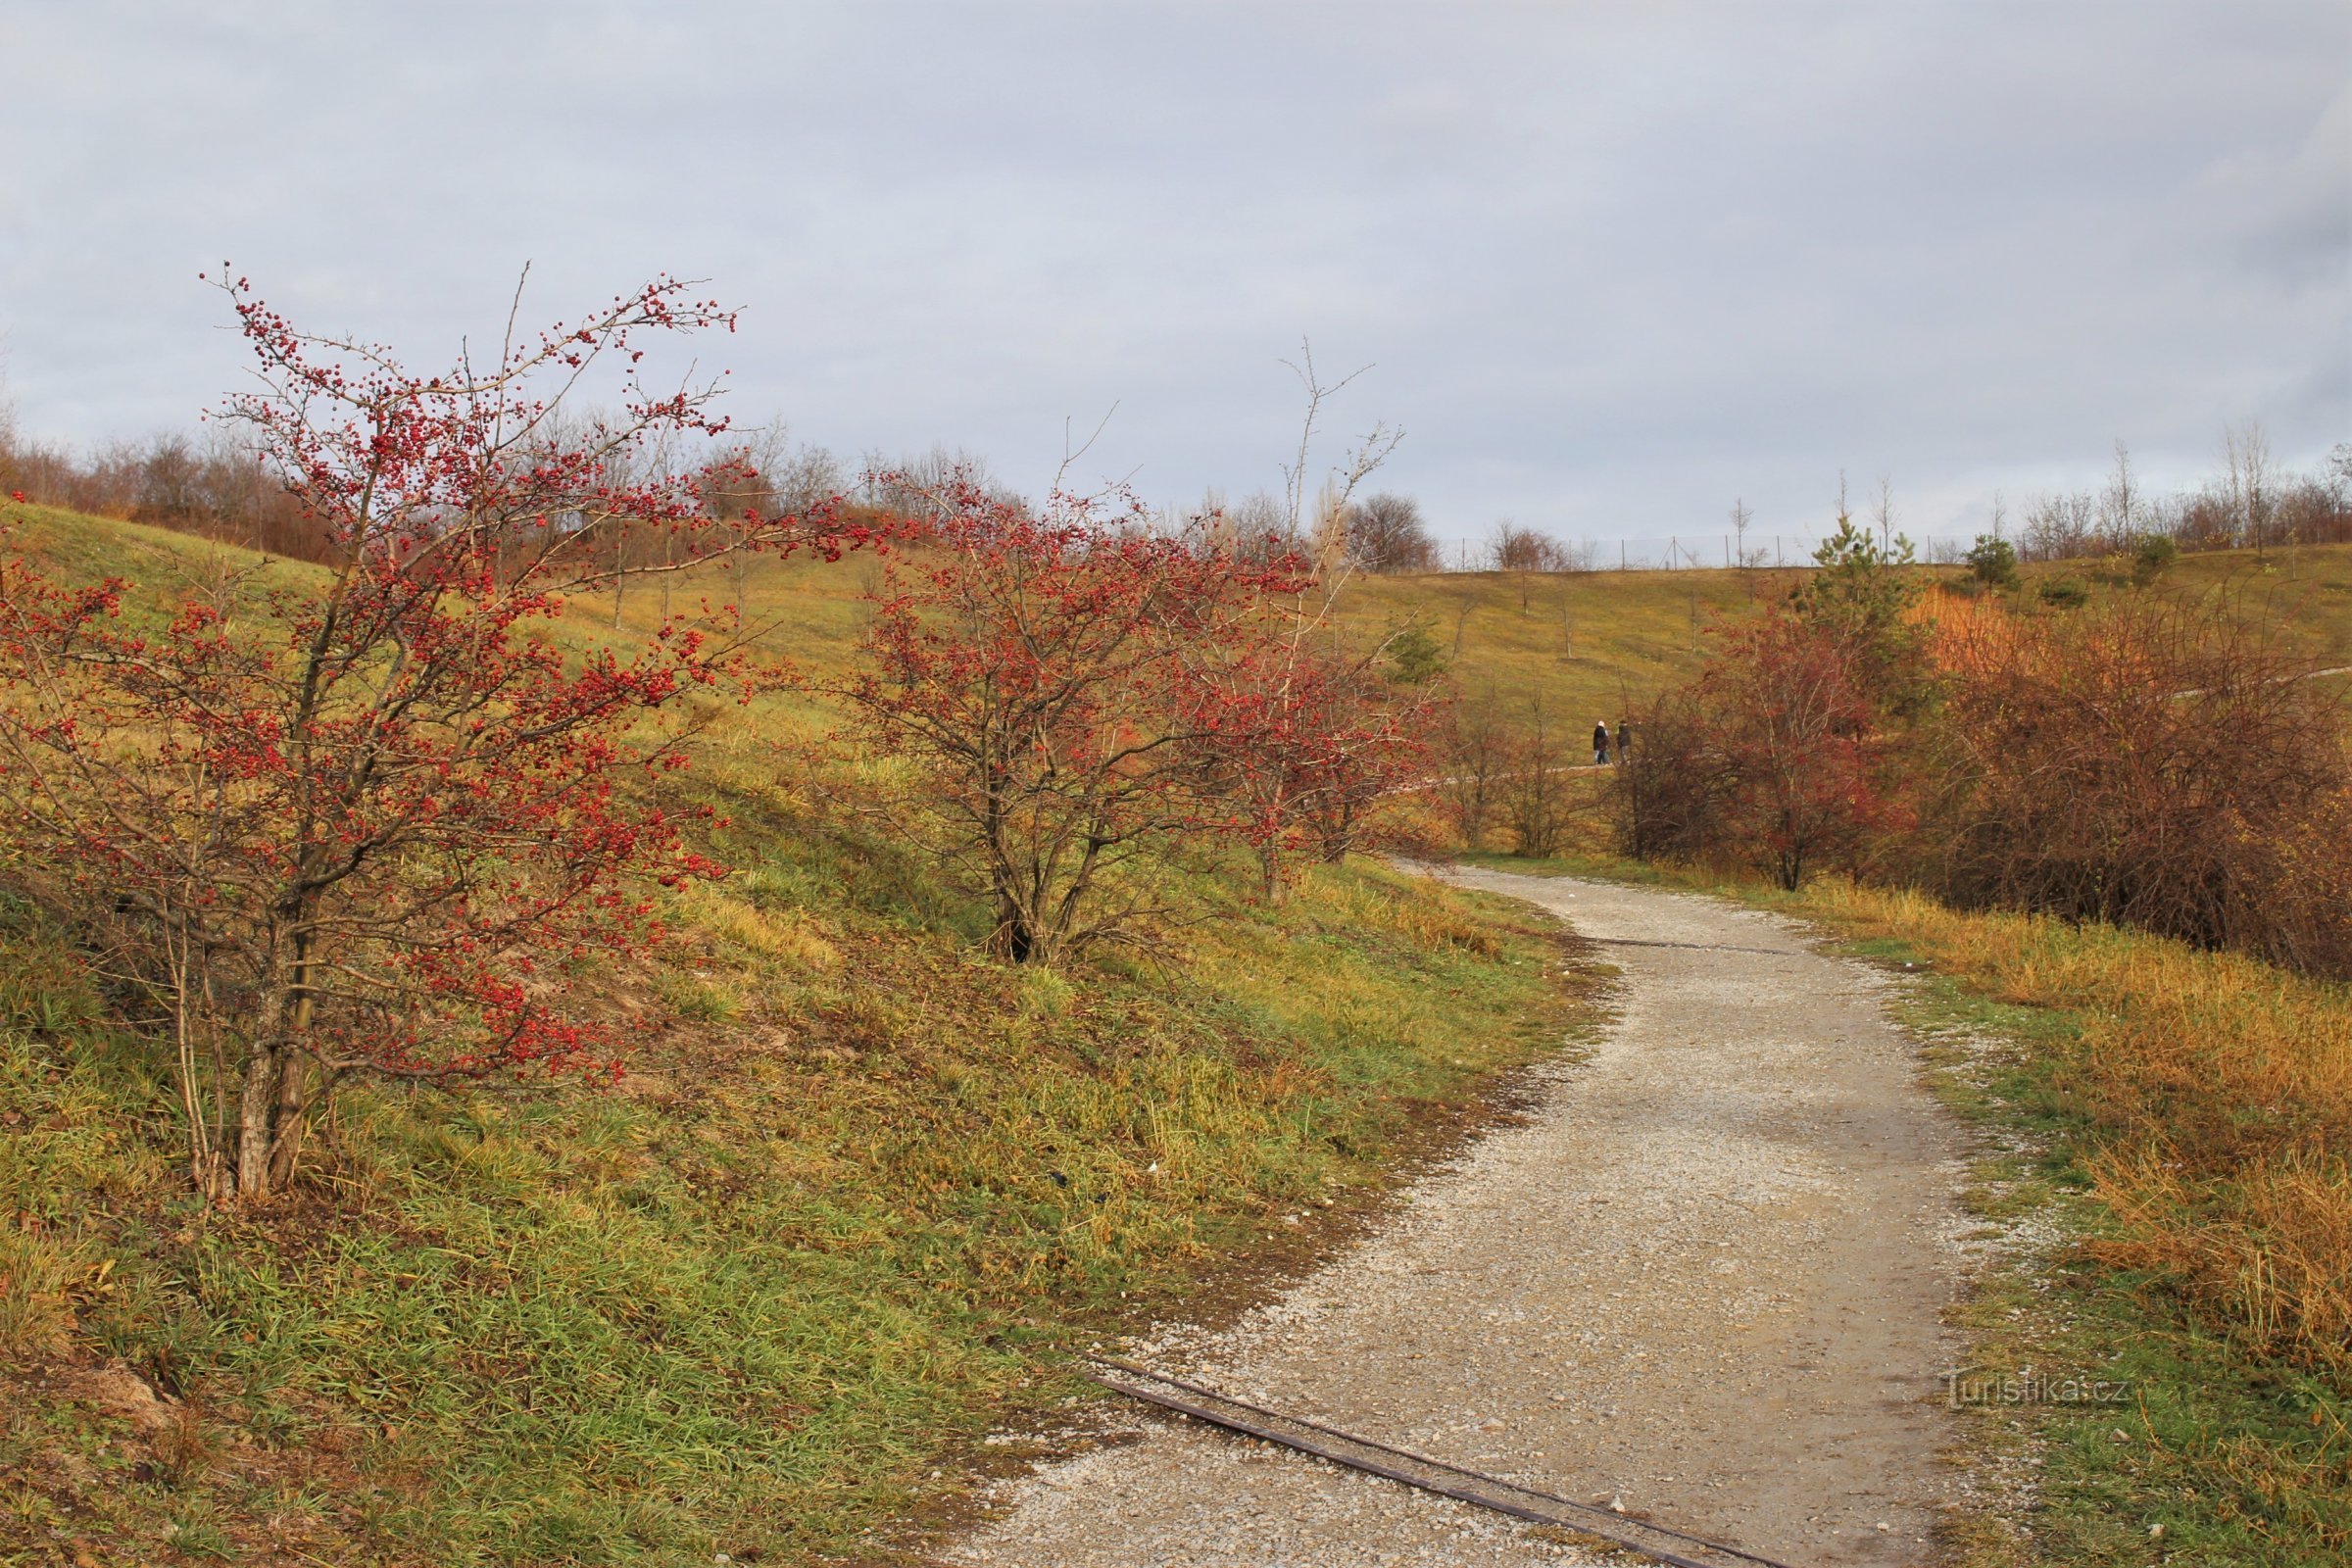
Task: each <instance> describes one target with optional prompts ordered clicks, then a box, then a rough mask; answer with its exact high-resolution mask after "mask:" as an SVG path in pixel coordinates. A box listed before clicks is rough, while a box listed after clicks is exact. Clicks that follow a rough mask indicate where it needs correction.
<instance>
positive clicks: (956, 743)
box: [837, 481, 1303, 963]
mask: <svg viewBox="0 0 2352 1568" xmlns="http://www.w3.org/2000/svg"><path fill="white" fill-rule="evenodd" d="M924 495H925V500H926V503H927V505H928V508H929V511H930V513H931V520H930V522H929V523H928V524H927V527H926V537H927V539H928V540H929V541H930V543H931V545H932V547H933V548H932V549H931V550H929V551H927V552H925V553H923V554H921V555H919V556H913V557H910V558H909V559H907V561H904V562H894V563H893V564H891V566H890V567H889V569H888V571H887V572H886V574H885V575H884V578H883V580H882V582H881V584H880V586H879V588H878V590H877V593H876V595H875V600H874V616H873V620H872V623H871V625H870V626H869V627H868V630H867V633H866V639H865V641H866V651H867V653H868V655H869V656H870V657H871V659H872V661H873V665H874V667H873V669H872V670H871V671H870V672H869V673H867V674H865V675H863V676H862V677H860V678H859V679H858V680H856V681H855V682H853V683H851V684H849V685H848V686H846V687H844V688H841V689H840V690H839V691H838V693H837V695H839V696H842V697H844V698H846V699H847V700H848V701H849V702H850V703H851V704H852V705H853V707H854V708H855V709H856V710H857V712H858V718H859V720H860V727H861V729H862V730H863V732H864V734H865V736H866V737H867V738H868V739H869V740H870V741H871V742H872V743H873V744H874V745H876V746H877V747H878V748H880V749H881V750H883V751H886V752H890V753H894V754H896V755H898V756H900V757H903V758H905V759H907V760H908V761H910V762H911V763H912V764H913V765H914V781H913V782H914V788H915V790H916V791H917V792H918V800H919V806H920V809H921V812H922V816H923V818H924V820H925V822H926V825H927V828H928V830H929V832H930V833H931V835H932V838H933V842H934V843H935V844H936V846H937V848H938V849H939V851H940V852H941V853H942V855H943V856H944V857H945V858H946V859H947V861H948V863H949V864H950V865H951V866H952V867H955V868H956V869H957V870H959V871H960V872H961V873H962V874H963V876H964V878H965V880H966V881H967V882H968V883H969V884H970V885H971V886H972V887H973V888H974V889H975V890H976V891H977V892H979V893H980V894H982V895H983V896H985V897H986V898H987V899H988V901H989V904H990V907H991V908H992V910H993V911H994V915H995V926H994V930H993V932H992V935H991V937H990V943H989V945H990V948H991V949H992V951H994V952H996V953H997V954H999V955H1000V956H1004V957H1005V958H1008V959H1010V960H1012V961H1013V962H1016V963H1051V962H1053V961H1054V960H1055V959H1057V958H1060V957H1063V956H1070V955H1074V954H1076V953H1078V952H1080V951H1082V950H1084V949H1086V948H1088V947H1090V946H1093V945H1096V944H1098V943H1103V942H1106V941H1112V940H1117V939H1120V938H1124V937H1129V936H1132V935H1133V934H1134V933H1135V932H1136V930H1137V928H1138V925H1139V922H1141V921H1143V920H1145V919H1146V918H1148V917H1149V916H1150V915H1152V914H1153V913H1155V912H1158V908H1157V906H1156V905H1155V904H1154V902H1153V895H1152V891H1151V889H1150V888H1149V887H1148V886H1147V885H1146V884H1145V883H1144V882H1143V881H1142V880H1141V879H1138V878H1135V877H1132V876H1127V875H1124V874H1123V873H1124V872H1125V871H1126V870H1127V869H1129V868H1130V867H1132V866H1133V865H1134V864H1135V862H1137V861H1139V860H1143V859H1148V858H1152V857H1156V856H1162V855H1165V854H1167V853H1169V852H1171V851H1173V850H1174V849H1176V848H1177V847H1178V846H1180V845H1182V844H1183V843H1185V842H1186V841H1187V840H1188V839H1198V838H1202V837H1215V836H1219V835H1234V834H1238V833H1239V831H1240V830H1241V827H1242V820H1243V810H1242V808H1241V807H1240V806H1239V805H1238V804H1236V803H1233V802H1229V801H1223V800H1219V799H1217V798H1216V797H1215V796H1214V795H1213V794H1212V793H1211V792H1209V791H1208V790H1206V789H1204V787H1203V780H1204V777H1205V776H1206V775H1207V773H1208V771H1209V770H1208V769H1207V767H1206V766H1205V762H1204V758H1205V755H1206V748H1208V747H1209V746H1210V745H1211V744H1212V743H1213V742H1214V741H1215V739H1216V737H1217V736H1218V734H1219V733H1220V732H1221V731H1224V730H1227V729H1231V730H1234V731H1237V732H1246V733H1251V734H1255V733H1259V732H1260V730H1261V729H1262V727H1263V724H1264V721H1265V719H1264V713H1263V707H1262V698H1261V697H1260V695H1259V694H1258V693H1256V692H1254V691H1252V690H1250V689H1249V686H1248V683H1237V682H1234V681H1232V680H1231V679H1230V669H1231V666H1232V663H1233V662H1234V660H1235V658H1236V657H1237V655H1236V650H1241V651H1243V652H1242V654H1241V655H1240V657H1242V658H1244V659H1245V660H1246V659H1247V658H1249V657H1250V655H1249V653H1248V650H1250V649H1251V648H1252V647H1254V646H1256V644H1257V642H1258V641H1259V640H1260V639H1262V638H1263V636H1264V629H1265V624H1266V613H1267V609H1266V603H1265V600H1266V596H1267V595H1268V594H1269V593H1288V594H1295V593H1297V592H1299V590H1300V588H1301V587H1302V586H1303V585H1302V583H1301V582H1300V581H1299V575H1298V571H1297V563H1295V562H1292V561H1289V560H1283V561H1278V562H1276V563H1274V564H1252V563H1250V562H1249V561H1247V560H1245V559H1243V558H1242V557H1240V556H1238V555H1237V554H1235V553H1233V552H1232V551H1229V550H1220V549H1218V548H1215V546H1214V543H1213V541H1211V540H1210V539H1208V538H1207V537H1206V531H1205V527H1204V526H1203V525H1188V526H1186V527H1183V528H1180V529H1177V530H1175V531H1172V532H1171V531H1165V530H1153V529H1151V528H1148V527H1145V526H1143V523H1144V521H1145V519H1144V518H1142V517H1141V516H1140V515H1137V514H1134V513H1133V512H1129V513H1126V514H1122V515H1115V516H1104V515H1102V509H1101V508H1099V507H1097V506H1095V505H1093V504H1090V503H1087V502H1083V501H1074V500H1067V499H1064V500H1060V501H1057V503H1056V506H1055V510H1054V515H1051V516H1046V517H1041V516H1039V515H1036V514H1035V513H1033V512H1032V511H1031V510H1030V509H1029V508H1028V507H1026V506H1024V505H1022V504H1021V503H1019V502H1018V501H1015V500H1011V499H1008V498H1005V497H1003V496H1000V495H992V494H990V493H988V492H986V491H983V490H982V489H980V488H979V487H978V486H977V485H974V484H972V483H969V482H966V481H950V482H948V483H946V484H934V485H929V486H927V487H925V491H924Z"/></svg>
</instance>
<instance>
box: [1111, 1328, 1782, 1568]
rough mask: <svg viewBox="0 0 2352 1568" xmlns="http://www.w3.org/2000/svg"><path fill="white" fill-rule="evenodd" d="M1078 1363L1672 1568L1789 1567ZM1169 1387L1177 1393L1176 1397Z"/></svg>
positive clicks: (1273, 1437) (1183, 1407)
mask: <svg viewBox="0 0 2352 1568" xmlns="http://www.w3.org/2000/svg"><path fill="white" fill-rule="evenodd" d="M1080 1359H1081V1360H1083V1361H1085V1362H1087V1363H1088V1367H1089V1370H1088V1371H1087V1374H1086V1375H1087V1376H1088V1377H1090V1378H1092V1379H1094V1380H1095V1382H1097V1383H1099V1384H1101V1385H1102V1386H1103V1387H1104V1388H1106V1389H1109V1390H1111V1391H1112V1392H1114V1393H1117V1394H1124V1395H1126V1396H1128V1397H1130V1398H1136V1399H1142V1400H1145V1401H1146V1402H1148V1403H1151V1404H1156V1405H1159V1406H1160V1407H1161V1408H1163V1409H1168V1410H1174V1411H1176V1412H1177V1413H1179V1414H1181V1415H1188V1416H1193V1417H1196V1418H1198V1419H1200V1420H1202V1421H1206V1422H1209V1423H1211V1424H1212V1425H1215V1426H1220V1427H1224V1428H1227V1429H1228V1430H1230V1431H1234V1432H1241V1433H1246V1434H1248V1435H1249V1436H1250V1437H1253V1438H1262V1439H1264V1440H1265V1441H1266V1442H1268V1443H1279V1444H1281V1445H1282V1446H1284V1447H1286V1448H1296V1449H1298V1450H1299V1452H1301V1453H1311V1454H1313V1455H1315V1456H1316V1457H1317V1458H1321V1459H1329V1460H1331V1461H1332V1462H1333V1463H1335V1464H1344V1465H1346V1466H1348V1468H1349V1469H1351V1470H1361V1471H1364V1472H1365V1473H1366V1474H1369V1475H1376V1476H1382V1477H1385V1478H1387V1479H1388V1480H1391V1481H1396V1482H1401V1483H1402V1484H1403V1485H1405V1486H1408V1487H1417V1488H1419V1489H1420V1490H1421V1491H1423V1492H1434V1493H1437V1494H1438V1495H1441V1496H1446V1497H1452V1498H1455V1499H1456V1500H1458V1501H1461V1502H1467V1503H1470V1504H1472V1505H1474V1506H1476V1507H1480V1508H1486V1509H1490V1510H1492V1511H1493V1512H1495V1513H1500V1514H1508V1515H1510V1516H1511V1517H1512V1518H1514V1519H1526V1520H1530V1521H1532V1522H1534V1523H1537V1524H1544V1525H1552V1526H1555V1527H1557V1528H1559V1529H1562V1530H1573V1531H1575V1532H1577V1533H1578V1534H1579V1535H1586V1536H1596V1537H1599V1538H1600V1539H1601V1540H1604V1541H1607V1542H1610V1543H1612V1544H1616V1545H1619V1546H1622V1547H1624V1548H1625V1549H1626V1550H1628V1551H1634V1552H1639V1553H1641V1554H1642V1556H1644V1557H1648V1558H1650V1559H1651V1560H1653V1561H1656V1562H1662V1563H1671V1564H1673V1565H1674V1568H1729V1565H1732V1564H1745V1565H1750V1568H1789V1564H1787V1563H1784V1562H1780V1561H1778V1560H1777V1559H1775V1558H1771V1557H1764V1556H1759V1555H1757V1554H1756V1553H1755V1552H1752V1551H1742V1550H1741V1549H1740V1548H1739V1547H1738V1546H1731V1545H1726V1544H1723V1543H1722V1542H1720V1541H1709V1540H1707V1539H1706V1538H1705V1537H1703V1536H1693V1535H1691V1534H1689V1533H1688V1532H1685V1531H1681V1530H1671V1529H1668V1528H1667V1527H1666V1526H1664V1525H1653V1524H1650V1523H1649V1522H1648V1521H1646V1520H1642V1519H1637V1518H1634V1517H1633V1516H1632V1515H1630V1514H1621V1513H1618V1512H1616V1511H1615V1510H1613V1509H1609V1508H1600V1507H1595V1506H1594V1505H1593V1504H1592V1503H1589V1502H1572V1501H1570V1500H1569V1499H1568V1498H1566V1497H1561V1496H1555V1495H1552V1494H1551V1493H1548V1492H1538V1491H1536V1490H1534V1489H1533V1488H1530V1487H1522V1486H1520V1485H1518V1484H1517V1483H1515V1482H1510V1481H1504V1480H1501V1479H1499V1478H1497V1477H1495V1476H1490V1475H1485V1474H1482V1473H1481V1472H1479V1471H1476V1470H1465V1469H1463V1468H1462V1467H1461V1466H1460V1465H1454V1464H1447V1463H1446V1461H1445V1460H1443V1459H1432V1458H1430V1457H1429V1456H1428V1455H1427V1454H1422V1453H1415V1452H1413V1451H1412V1450H1411V1449H1409V1448H1393V1447H1391V1446H1388V1445H1387V1444H1384V1443H1374V1442H1373V1441H1371V1440H1370V1439H1369V1438H1359V1437H1356V1436H1355V1435H1354V1434H1352V1433H1348V1432H1342V1431H1340V1430H1339V1429H1338V1428H1336V1427H1327V1426H1323V1425H1321V1424H1319V1423H1317V1422H1313V1421H1309V1420H1307V1419H1305V1418H1304V1417H1302V1416H1295V1415H1286V1414H1284V1413H1283V1412H1281V1411H1279V1410H1268V1409H1265V1408H1263V1407H1262V1406H1259V1405H1254V1404H1249V1403H1246V1402H1244V1401H1243V1400H1240V1399H1237V1398H1234V1397H1232V1396H1231V1395H1225V1394H1219V1393H1217V1392H1216V1391H1215V1390H1214V1389H1204V1388H1201V1386H1200V1385H1199V1384H1195V1383H1187V1382H1185V1381H1184V1380H1183V1379H1182V1378H1174V1377H1170V1376H1168V1374H1166V1373H1165V1372H1154V1371H1152V1369H1151V1368H1150V1367H1143V1366H1136V1365H1134V1364H1133V1363H1131V1362H1127V1361H1115V1360H1112V1359H1111V1358H1109V1357H1108V1356H1101V1355H1081V1356H1080ZM1170 1390H1174V1391H1178V1392H1174V1393H1171V1392H1169V1391H1170Z"/></svg>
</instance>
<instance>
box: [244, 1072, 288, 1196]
mask: <svg viewBox="0 0 2352 1568" xmlns="http://www.w3.org/2000/svg"><path fill="white" fill-rule="evenodd" d="M284 1051H285V1048H284V1047H282V1046H277V1047H267V1048H264V1049H262V1050H259V1051H256V1052H255V1053H254V1054H253V1057H252V1059H251V1060H249V1061H247V1062H246V1063H245V1092H244V1094H243V1096H242V1097H241V1099H240V1102H239V1104H238V1107H237V1196H238V1197H239V1198H264V1197H267V1196H269V1193H270V1155H271V1153H272V1152H273V1151H272V1148H271V1146H272V1145H273V1144H275V1142H276V1133H277V1125H276V1123H277V1105H278V1080H279V1078H280V1077H281V1076H283V1073H284V1070H285V1058H284Z"/></svg>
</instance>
